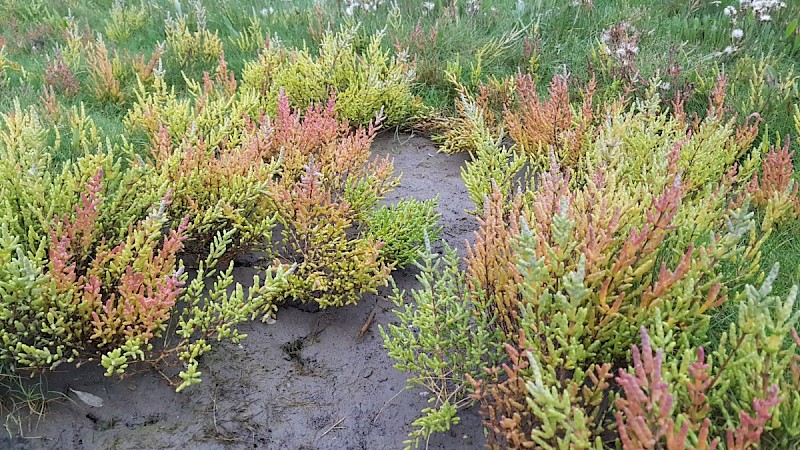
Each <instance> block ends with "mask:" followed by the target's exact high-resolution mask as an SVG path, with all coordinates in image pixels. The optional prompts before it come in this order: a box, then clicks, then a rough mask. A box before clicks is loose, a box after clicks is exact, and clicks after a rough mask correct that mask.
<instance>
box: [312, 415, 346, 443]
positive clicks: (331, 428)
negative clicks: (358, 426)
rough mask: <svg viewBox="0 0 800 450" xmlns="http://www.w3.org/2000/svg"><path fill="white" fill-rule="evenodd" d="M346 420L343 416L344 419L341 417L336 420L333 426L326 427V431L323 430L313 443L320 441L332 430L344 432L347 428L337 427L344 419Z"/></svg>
mask: <svg viewBox="0 0 800 450" xmlns="http://www.w3.org/2000/svg"><path fill="white" fill-rule="evenodd" d="M346 418H347V417H346V416H345V417H342V418H341V419H339V420H337V421H336V423H334V424H333V425H331V426H330V427H328V429H327V430H325V431H324V432H323V433H322V434H321V435H320V436H319V437H318V438H316V439H314V442H316V441H318V440H320V439H322V438H323V437H324V436H325V435H326V434H328V433H330V432H331V431H333V430H344V429H345V428H347V427H340V426H339V425H341V423H342V422H344V419H346Z"/></svg>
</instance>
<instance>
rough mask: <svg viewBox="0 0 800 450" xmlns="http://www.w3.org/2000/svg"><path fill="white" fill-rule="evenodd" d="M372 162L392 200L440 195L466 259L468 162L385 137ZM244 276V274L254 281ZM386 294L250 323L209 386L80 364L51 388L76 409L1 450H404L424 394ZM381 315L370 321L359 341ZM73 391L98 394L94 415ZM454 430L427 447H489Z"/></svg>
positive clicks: (473, 425)
mask: <svg viewBox="0 0 800 450" xmlns="http://www.w3.org/2000/svg"><path fill="white" fill-rule="evenodd" d="M373 151H374V153H375V154H376V155H391V156H393V157H394V161H395V171H396V173H400V172H402V173H403V177H402V180H401V183H400V186H399V187H398V188H397V189H396V190H395V191H393V192H392V194H391V197H390V198H388V199H387V201H390V202H391V201H395V200H397V199H399V198H407V197H415V198H417V199H427V198H432V197H435V196H436V195H437V194H438V196H439V212H440V213H441V214H442V219H441V222H442V225H443V227H444V230H443V237H444V238H445V239H447V241H448V242H449V243H450V245H452V246H455V247H458V248H459V252H460V253H461V255H462V256H463V254H464V250H463V248H464V242H465V240H466V239H471V235H472V231H473V230H474V229H475V228H476V227H477V225H476V223H475V220H474V219H473V218H472V217H470V216H468V215H467V214H466V213H465V212H464V211H465V210H466V209H469V208H471V207H472V205H471V203H470V200H469V197H468V195H467V192H466V189H465V188H464V185H463V183H462V182H461V179H460V168H461V166H462V165H463V163H464V161H465V157H464V156H449V155H443V154H439V153H437V152H436V147H435V146H434V145H432V144H431V143H430V141H428V140H426V139H425V138H422V137H411V136H408V135H405V136H404V135H401V136H399V140H398V138H396V137H395V135H394V134H386V135H382V136H380V137H379V138H378V139H377V140H376V142H375V144H374V145H373ZM254 271H255V269H252V268H248V267H241V268H238V269H237V277H238V278H239V280H241V281H242V282H246V281H247V280H251V279H252V274H253V273H254ZM394 278H395V280H396V282H397V284H398V286H399V287H400V288H403V289H406V290H409V289H411V288H414V287H416V286H417V281H416V279H415V271H414V270H405V271H401V272H396V273H395V274H394ZM387 294H388V291H386V290H384V291H383V292H381V294H380V295H375V296H368V297H366V298H364V299H363V301H361V302H360V303H359V304H358V305H357V306H352V307H345V308H340V309H331V310H326V311H316V312H313V311H312V312H308V311H304V310H303V309H308V308H297V307H292V306H285V307H282V308H281V309H280V311H279V313H278V320H277V322H276V323H275V324H272V325H264V324H261V323H254V324H247V325H245V326H243V327H242V329H243V331H244V332H246V333H247V334H248V335H249V336H248V338H247V339H245V340H244V341H243V342H242V343H241V345H238V346H237V345H230V344H226V345H219V346H217V347H216V348H215V350H214V351H213V352H212V353H211V354H210V355H208V356H207V357H206V358H205V359H204V360H203V363H204V365H203V367H201V370H203V383H201V384H200V385H198V386H194V387H193V388H191V389H189V390H187V392H184V393H181V394H176V393H175V392H174V391H173V390H172V388H170V387H169V386H168V385H167V384H166V383H165V382H164V380H163V379H162V378H161V376H160V375H158V374H155V373H142V374H137V375H134V376H131V377H128V378H126V379H125V380H123V381H119V380H116V379H111V378H106V377H104V376H103V374H102V371H101V370H98V369H96V368H92V367H88V366H85V367H82V368H80V369H73V370H70V371H68V372H60V373H57V374H55V375H53V376H50V377H49V379H48V387H47V389H48V390H50V391H52V392H60V393H64V394H67V395H69V396H70V398H71V399H72V400H73V401H58V402H53V403H51V404H49V405H48V409H47V412H46V415H45V417H44V418H43V419H41V420H39V421H38V423H33V424H29V425H30V428H28V427H27V426H26V428H25V430H24V434H25V436H26V437H25V438H24V439H15V440H5V441H2V440H0V448H19V449H28V448H34V449H36V448H48V449H50V448H52V449H72V448H74V449H96V448H102V449H106V448H108V449H111V448H113V449H161V448H198V449H217V448H224V449H227V448H266V449H273V448H274V449H378V450H380V449H399V448H402V447H403V441H404V440H405V439H406V436H407V433H408V432H409V431H410V429H411V427H410V425H409V424H410V422H411V421H412V420H413V419H414V418H415V417H416V414H417V413H418V412H419V411H420V410H421V409H422V408H424V407H426V406H427V402H426V397H425V396H424V395H421V394H422V393H421V392H420V391H418V390H410V389H409V390H404V388H405V386H406V375H405V374H402V373H400V372H398V371H396V370H395V369H394V368H393V367H392V361H391V360H390V359H389V358H388V356H386V353H385V350H384V348H383V340H382V339H381V337H380V334H379V333H378V329H377V325H378V324H384V325H385V324H387V323H390V322H391V321H392V320H393V318H394V316H393V314H392V312H391V309H392V304H391V303H390V302H389V301H388V300H386V296H387ZM373 308H374V309H375V312H376V314H375V321H374V323H373V324H372V326H371V328H370V330H369V331H368V332H367V334H366V335H365V336H364V337H362V338H359V337H358V334H359V331H360V329H361V327H362V325H363V324H364V323H365V321H366V320H367V317H368V316H369V314H370V312H371V311H372V310H373ZM70 389H75V390H79V391H85V392H89V393H92V394H94V395H97V396H100V397H101V398H102V399H103V400H104V405H103V406H102V407H99V408H94V407H90V406H87V405H86V404H84V403H82V402H81V401H79V400H77V398H76V397H75V395H74V394H72V393H71V391H70ZM463 416H464V417H463V418H462V419H463V421H462V423H461V424H459V425H458V426H456V427H454V428H453V430H451V432H449V433H444V434H441V435H438V436H435V437H434V438H432V439H431V442H430V446H429V448H431V449H462V448H463V449H474V448H481V447H482V446H483V443H484V442H485V441H484V438H483V431H482V428H481V426H480V420H479V418H478V415H477V412H476V411H474V410H472V411H468V412H467V413H465V414H464V415H463Z"/></svg>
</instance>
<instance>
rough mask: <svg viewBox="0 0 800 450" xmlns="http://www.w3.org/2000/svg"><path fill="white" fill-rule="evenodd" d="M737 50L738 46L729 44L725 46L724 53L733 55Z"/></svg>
mask: <svg viewBox="0 0 800 450" xmlns="http://www.w3.org/2000/svg"><path fill="white" fill-rule="evenodd" d="M735 51H736V47H734V46H732V45H729V46H727V47H725V50H723V51H722V53H724V54H726V55H732V54H733V52H735Z"/></svg>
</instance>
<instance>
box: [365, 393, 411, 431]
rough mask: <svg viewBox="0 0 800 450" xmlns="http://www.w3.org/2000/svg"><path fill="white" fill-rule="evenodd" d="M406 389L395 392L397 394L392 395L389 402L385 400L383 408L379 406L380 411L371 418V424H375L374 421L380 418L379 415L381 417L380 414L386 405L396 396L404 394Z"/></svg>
mask: <svg viewBox="0 0 800 450" xmlns="http://www.w3.org/2000/svg"><path fill="white" fill-rule="evenodd" d="M406 389H408V386H406V387H404V388H403V389H400V390H399V391H398V392H397V394H394V395H393V396H392V398H390V399H389V400H386V402H385V403H384V404H383V406H381V409H380V411H378V414H375V417H373V418H372V423H375V421H376V420H378V416H380V415H381V413H382V412H383V410H384V409H386V405H388V404H389V403H391V401H392V400H394V399H396V398H397V396H398V395H400V394H402V393H403V392H405V391H406Z"/></svg>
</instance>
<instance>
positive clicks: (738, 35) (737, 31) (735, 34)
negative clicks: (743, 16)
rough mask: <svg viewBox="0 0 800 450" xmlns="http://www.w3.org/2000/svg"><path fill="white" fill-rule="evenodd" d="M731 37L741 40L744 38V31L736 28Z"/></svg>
mask: <svg viewBox="0 0 800 450" xmlns="http://www.w3.org/2000/svg"><path fill="white" fill-rule="evenodd" d="M731 37H732V38H733V39H737V40H738V39H741V38H743V37H744V31H742V29H741V28H736V29H735V30H733V31H731Z"/></svg>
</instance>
